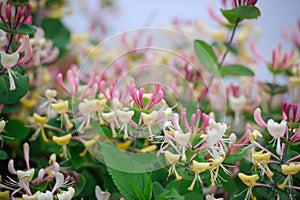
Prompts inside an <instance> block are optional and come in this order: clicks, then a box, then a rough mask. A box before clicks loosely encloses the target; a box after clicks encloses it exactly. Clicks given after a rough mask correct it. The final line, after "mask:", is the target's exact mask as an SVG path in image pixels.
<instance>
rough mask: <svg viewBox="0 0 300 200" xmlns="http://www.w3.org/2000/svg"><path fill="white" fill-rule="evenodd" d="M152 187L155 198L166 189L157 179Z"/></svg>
mask: <svg viewBox="0 0 300 200" xmlns="http://www.w3.org/2000/svg"><path fill="white" fill-rule="evenodd" d="M152 188H153V196H154V198H155V199H157V197H158V196H159V195H160V194H162V193H163V192H164V191H165V189H164V187H163V186H162V185H161V184H160V183H159V182H157V181H155V182H153V184H152Z"/></svg>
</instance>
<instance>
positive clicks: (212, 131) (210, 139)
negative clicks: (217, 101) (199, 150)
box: [206, 119, 227, 147]
mask: <svg viewBox="0 0 300 200" xmlns="http://www.w3.org/2000/svg"><path fill="white" fill-rule="evenodd" d="M209 126H210V128H209V129H208V130H207V140H206V141H207V143H208V144H209V147H212V146H214V145H215V144H217V143H218V142H219V141H220V140H221V139H222V137H223V136H224V134H225V132H226V130H227V125H226V124H225V123H221V122H218V123H216V121H215V120H214V119H210V120H209Z"/></svg>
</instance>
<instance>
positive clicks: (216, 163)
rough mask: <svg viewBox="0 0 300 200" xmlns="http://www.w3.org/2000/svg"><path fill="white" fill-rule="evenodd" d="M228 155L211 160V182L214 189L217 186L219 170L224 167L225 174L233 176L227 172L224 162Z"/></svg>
mask: <svg viewBox="0 0 300 200" xmlns="http://www.w3.org/2000/svg"><path fill="white" fill-rule="evenodd" d="M225 158H226V155H225V154H223V155H221V156H220V157H218V158H216V159H214V158H210V159H209V161H210V166H209V171H210V181H211V185H210V187H214V186H216V180H217V178H218V173H219V168H220V167H222V169H223V170H224V172H225V173H226V174H228V175H231V173H230V171H229V170H227V169H226V168H225V167H224V166H223V165H222V163H223V161H224V160H225Z"/></svg>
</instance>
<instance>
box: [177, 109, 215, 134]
mask: <svg viewBox="0 0 300 200" xmlns="http://www.w3.org/2000/svg"><path fill="white" fill-rule="evenodd" d="M201 119H202V124H201V125H200V120H201ZM181 122H182V123H183V125H184V128H185V132H189V133H191V134H200V133H201V131H202V130H203V129H204V128H205V127H206V126H207V124H208V123H209V117H208V115H207V114H205V113H201V111H200V110H199V109H197V111H196V113H193V114H192V115H191V119H190V123H191V124H189V123H188V121H187V118H186V108H183V109H182V111H181ZM173 124H174V126H175V128H176V130H177V131H179V132H180V133H182V134H183V133H184V131H183V130H182V129H181V128H180V125H179V116H178V114H177V113H175V114H174V116H173Z"/></svg>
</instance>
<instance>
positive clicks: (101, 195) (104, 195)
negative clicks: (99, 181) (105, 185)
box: [95, 185, 110, 200]
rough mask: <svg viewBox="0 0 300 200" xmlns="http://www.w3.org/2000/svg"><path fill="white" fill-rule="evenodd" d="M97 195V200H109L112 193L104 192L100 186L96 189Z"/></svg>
mask: <svg viewBox="0 0 300 200" xmlns="http://www.w3.org/2000/svg"><path fill="white" fill-rule="evenodd" d="M95 195H96V198H97V200H108V199H109V197H110V193H109V192H103V191H102V190H101V188H100V187H99V186H98V185H97V186H96V188H95Z"/></svg>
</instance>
